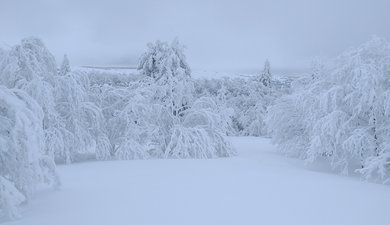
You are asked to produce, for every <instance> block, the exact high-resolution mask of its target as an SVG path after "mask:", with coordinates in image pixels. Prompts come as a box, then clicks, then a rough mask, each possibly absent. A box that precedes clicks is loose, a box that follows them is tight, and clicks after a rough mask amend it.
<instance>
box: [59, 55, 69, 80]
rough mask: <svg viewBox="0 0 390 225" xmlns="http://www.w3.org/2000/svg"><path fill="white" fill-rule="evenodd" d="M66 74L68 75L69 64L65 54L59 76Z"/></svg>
mask: <svg viewBox="0 0 390 225" xmlns="http://www.w3.org/2000/svg"><path fill="white" fill-rule="evenodd" d="M67 73H70V64H69V59H68V56H67V55H66V54H65V55H64V58H63V59H62V63H61V68H60V71H59V75H60V76H64V75H66V74H67Z"/></svg>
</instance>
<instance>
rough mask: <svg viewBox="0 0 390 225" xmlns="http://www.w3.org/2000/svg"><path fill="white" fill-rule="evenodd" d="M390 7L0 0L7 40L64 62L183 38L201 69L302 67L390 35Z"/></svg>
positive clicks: (0, 42)
mask: <svg viewBox="0 0 390 225" xmlns="http://www.w3.org/2000/svg"><path fill="white" fill-rule="evenodd" d="M389 9H390V1H389V0H318V1H315V0H296V1H293V0H290V1H288V0H257V1H254V0H253V1H251V0H238V1H230V0H225V1H223V0H219V1H212V0H209V1H205V0H192V1H179V0H171V1H158V0H156V1H151V0H143V1H125V0H110V1H99V0H85V1H81V0H63V1H53V0H51V1H50V0H25V1H20V0H0V46H1V47H3V48H4V47H6V46H7V45H14V44H16V43H17V42H18V41H19V40H20V39H21V38H23V37H26V36H38V37H41V38H42V39H43V41H44V42H45V43H46V45H47V46H48V47H49V49H50V50H51V52H52V53H53V54H54V55H55V56H56V58H57V60H58V61H59V60H61V58H62V55H63V54H64V53H67V54H68V55H69V58H70V61H71V63H73V64H76V65H87V64H99V65H102V64H122V65H125V64H135V63H136V61H137V58H138V56H139V55H140V54H141V53H142V52H143V51H144V50H145V47H146V43H147V42H149V41H154V40H156V39H161V40H168V41H171V40H172V39H173V38H174V37H176V36H177V37H179V40H180V41H181V42H182V43H183V44H185V45H186V46H187V47H188V49H187V57H188V60H189V63H190V64H191V65H192V67H194V68H208V69H209V68H213V69H221V68H226V69H248V68H258V67H262V64H263V61H264V60H265V59H266V58H269V59H270V61H271V63H272V64H273V65H274V66H276V67H301V66H305V65H307V62H308V60H309V59H310V58H312V57H315V56H333V55H335V54H337V53H339V52H341V51H342V50H344V49H346V48H348V47H351V46H355V45H357V44H359V43H362V42H364V41H366V40H368V39H369V38H370V36H371V35H373V34H376V35H378V36H382V37H388V38H390V13H389Z"/></svg>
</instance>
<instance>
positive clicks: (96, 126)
mask: <svg viewBox="0 0 390 225" xmlns="http://www.w3.org/2000/svg"><path fill="white" fill-rule="evenodd" d="M57 87H58V89H57V91H56V109H57V111H58V113H59V114H60V116H61V118H62V120H63V121H64V124H65V129H66V131H67V133H68V134H69V136H67V139H65V140H64V142H65V143H64V144H65V146H66V147H65V148H66V149H65V151H63V152H59V154H57V157H59V158H62V159H63V160H65V161H66V162H68V163H69V162H71V161H73V160H76V157H77V155H80V154H81V155H82V154H97V157H98V158H99V159H107V158H109V155H110V154H109V148H108V147H109V143H108V137H107V135H106V133H105V132H104V129H105V120H104V116H103V113H102V111H101V109H100V108H99V107H97V106H96V104H94V103H92V102H90V101H89V95H88V88H89V82H88V77H87V76H86V75H85V74H83V73H81V72H69V73H67V74H65V75H62V76H58V77H57Z"/></svg>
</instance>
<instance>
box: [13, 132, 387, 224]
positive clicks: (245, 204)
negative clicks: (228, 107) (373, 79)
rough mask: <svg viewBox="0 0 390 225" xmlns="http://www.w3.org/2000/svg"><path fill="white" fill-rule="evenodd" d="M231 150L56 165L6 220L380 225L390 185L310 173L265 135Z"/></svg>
mask: <svg viewBox="0 0 390 225" xmlns="http://www.w3.org/2000/svg"><path fill="white" fill-rule="evenodd" d="M232 140H233V142H234V144H235V145H236V147H237V149H238V152H239V156H237V157H234V158H226V159H212V160H146V161H142V160H139V161H110V162H88V163H80V164H73V165H68V166H60V167H59V171H60V174H61V176H62V182H63V186H62V188H61V189H60V190H58V191H48V190H42V191H41V192H40V193H39V194H38V195H37V196H36V198H35V199H34V200H33V201H32V202H31V204H29V205H28V206H26V207H25V208H24V210H23V214H24V216H23V218H22V219H21V220H19V221H15V222H11V223H7V224H13V225H54V224H55V225H88V224H91V225H108V224H113V225H114V224H115V225H121V224H123V225H125V224H126V225H128V224H135V225H143V224H145V225H187V224H191V225H207V224H210V225H218V224H221V225H222V224H223V225H228V224H236V225H250V224H253V225H255V224H256V225H259V224H267V225H270V224H289V225H291V224H297V225H305V224H310V225H314V224H343V225H348V224H351V225H352V224H353V225H359V224H365V225H367V224H373V225H374V224H375V225H380V224H383V225H385V224H386V225H388V224H390V219H389V218H390V217H389V211H388V207H386V205H388V204H389V202H390V188H389V187H388V186H385V185H378V184H372V183H366V182H363V181H360V180H358V179H355V178H351V177H343V176H339V175H337V174H332V173H324V172H316V171H314V170H312V169H308V168H306V167H305V166H304V165H303V162H301V161H299V160H295V159H289V158H285V157H284V156H281V155H278V154H277V153H275V152H274V151H273V150H274V147H273V146H272V145H270V144H269V140H267V139H262V138H251V137H240V138H233V139H232Z"/></svg>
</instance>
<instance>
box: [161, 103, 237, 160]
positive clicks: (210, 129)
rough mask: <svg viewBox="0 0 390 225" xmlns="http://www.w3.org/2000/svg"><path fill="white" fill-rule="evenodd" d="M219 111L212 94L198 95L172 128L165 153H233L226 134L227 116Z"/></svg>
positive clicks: (183, 155)
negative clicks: (209, 96) (178, 123)
mask: <svg viewBox="0 0 390 225" xmlns="http://www.w3.org/2000/svg"><path fill="white" fill-rule="evenodd" d="M218 111H219V107H218V105H217V104H216V103H215V102H214V101H213V100H212V99H211V98H206V97H203V98H199V99H197V100H196V101H195V102H194V104H193V105H192V107H191V108H190V109H189V110H188V111H187V113H186V115H185V116H184V118H183V122H182V123H181V124H180V125H176V126H175V127H174V128H173V129H172V134H171V137H170V141H169V144H168V146H167V147H166V150H165V157H172V158H215V157H228V156H232V155H234V154H235V150H234V148H233V147H232V145H231V144H230V142H229V140H228V139H227V138H226V133H227V132H228V131H229V128H230V127H229V122H230V121H229V120H228V119H230V118H226V117H225V116H224V114H220V113H219V112H218Z"/></svg>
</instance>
